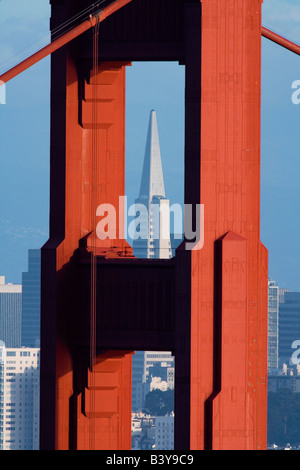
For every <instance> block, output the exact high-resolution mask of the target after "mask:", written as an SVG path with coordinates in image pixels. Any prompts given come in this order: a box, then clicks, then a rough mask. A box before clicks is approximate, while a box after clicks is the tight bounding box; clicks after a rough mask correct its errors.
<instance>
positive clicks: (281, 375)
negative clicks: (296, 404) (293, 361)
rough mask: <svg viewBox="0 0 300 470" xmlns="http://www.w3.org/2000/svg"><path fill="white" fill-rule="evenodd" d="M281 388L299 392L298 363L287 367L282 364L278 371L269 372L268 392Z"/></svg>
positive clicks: (299, 372) (299, 376) (299, 374)
mask: <svg viewBox="0 0 300 470" xmlns="http://www.w3.org/2000/svg"><path fill="white" fill-rule="evenodd" d="M282 388H285V389H286V388H288V389H289V390H292V391H293V392H294V393H300V365H296V366H294V367H288V366H287V364H283V367H282V369H281V370H280V371H278V372H274V373H271V374H269V376H268V392H273V393H277V392H278V391H279V390H280V389H282Z"/></svg>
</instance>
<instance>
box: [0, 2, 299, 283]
mask: <svg viewBox="0 0 300 470" xmlns="http://www.w3.org/2000/svg"><path fill="white" fill-rule="evenodd" d="M49 14H50V7H49V5H48V0H27V1H26V2H24V0H1V1H0V71H1V72H4V71H5V70H7V69H8V68H10V67H11V66H13V65H15V64H16V63H17V62H18V61H20V60H22V59H24V58H25V57H27V56H28V55H30V54H31V53H33V52H35V51H36V50H38V49H39V48H41V47H43V46H44V45H45V44H47V42H48V41H49V29H48V28H49ZM263 24H264V26H266V27H268V28H270V29H273V30H275V31H277V32H279V33H281V34H282V35H284V36H286V37H288V38H290V39H291V40H293V41H295V42H298V43H300V28H299V25H300V4H299V1H296V0H265V1H264V3H263ZM49 72H50V61H49V58H46V59H43V60H42V61H41V62H40V63H38V64H36V65H34V66H33V67H32V68H30V69H29V70H27V71H25V72H23V73H22V74H21V75H20V76H18V77H16V78H15V79H13V80H11V81H10V82H9V83H8V84H7V86H6V104H5V105H0V201H1V203H0V275H5V276H6V277H7V280H8V281H10V282H20V281H21V273H22V271H26V270H27V251H28V249H29V248H38V247H40V246H41V245H42V244H43V243H44V242H45V241H46V240H47V237H48V217H49V93H50V80H49ZM294 80H300V58H299V57H298V56H296V55H294V54H292V53H290V52H288V51H286V50H284V49H282V48H280V47H279V46H277V45H275V44H272V43H270V42H269V41H267V40H266V39H262V137H261V144H262V152H261V160H262V165H261V239H262V242H263V243H264V244H265V245H266V247H267V248H268V250H269V274H270V276H271V277H272V279H274V280H277V281H278V282H279V284H280V286H282V287H287V288H290V289H291V290H299V289H300V250H299V232H300V220H299V207H300V187H299V186H300V185H299V175H300V158H299V157H300V152H299V141H298V135H299V125H300V105H298V106H296V105H294V104H293V103H292V101H291V95H292V89H291V84H292V82H293V81H294ZM152 108H154V109H155V110H156V112H157V120H158V128H159V134H160V144H161V152H162V158H163V167H164V177H165V185H166V191H167V195H168V197H169V199H170V200H171V203H174V202H180V203H182V202H183V178H182V174H183V146H184V112H183V110H184V68H183V67H180V66H178V65H177V64H175V63H163V64H157V63H151V64H146V63H134V64H133V65H132V67H128V69H127V110H126V113H127V116H126V117H127V121H126V193H127V195H128V198H129V203H130V202H131V201H133V199H134V197H135V196H137V194H138V190H139V183H140V177H141V170H142V162H143V157H144V149H145V143H146V133H147V126H148V118H149V112H150V110H151V109H152Z"/></svg>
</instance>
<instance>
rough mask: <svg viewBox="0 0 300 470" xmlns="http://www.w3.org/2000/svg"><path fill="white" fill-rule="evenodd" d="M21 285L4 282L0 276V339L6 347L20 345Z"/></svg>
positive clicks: (3, 278) (3, 277)
mask: <svg viewBox="0 0 300 470" xmlns="http://www.w3.org/2000/svg"><path fill="white" fill-rule="evenodd" d="M21 322H22V285H21V284H10V283H7V284H6V283H5V276H0V341H3V342H4V343H5V344H6V346H7V347H10V348H18V347H20V346H21Z"/></svg>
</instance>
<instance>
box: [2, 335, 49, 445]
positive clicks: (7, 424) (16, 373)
mask: <svg viewBox="0 0 300 470" xmlns="http://www.w3.org/2000/svg"><path fill="white" fill-rule="evenodd" d="M39 361H40V350H39V348H6V347H5V344H4V343H3V342H1V343H0V449H1V450H38V448H39V401H40V400H39V397H40V394H39Z"/></svg>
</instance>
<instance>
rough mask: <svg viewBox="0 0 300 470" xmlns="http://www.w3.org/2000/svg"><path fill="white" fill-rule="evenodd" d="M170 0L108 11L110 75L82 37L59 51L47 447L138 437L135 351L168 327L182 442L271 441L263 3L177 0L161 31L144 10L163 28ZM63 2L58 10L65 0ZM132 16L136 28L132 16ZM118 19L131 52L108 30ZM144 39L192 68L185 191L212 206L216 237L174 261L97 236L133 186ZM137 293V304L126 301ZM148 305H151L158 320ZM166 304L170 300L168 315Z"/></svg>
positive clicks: (47, 257) (45, 263)
mask: <svg viewBox="0 0 300 470" xmlns="http://www.w3.org/2000/svg"><path fill="white" fill-rule="evenodd" d="M160 2H161V0H143V2H141V1H139V0H133V1H132V2H129V3H128V5H127V6H125V7H124V9H122V10H120V12H119V15H121V16H119V17H118V20H115V21H116V22H115V23H110V22H109V21H112V22H113V21H114V15H112V17H111V20H109V19H108V20H107V23H105V24H106V27H107V28H108V30H107V29H106V30H105V27H103V30H101V35H100V38H102V37H104V40H103V49H104V48H105V47H106V50H105V53H106V55H111V60H110V61H106V62H103V61H101V53H102V48H101V47H100V48H99V57H100V64H99V71H98V72H97V73H96V75H93V67H92V64H91V56H92V54H91V51H90V50H88V51H87V50H85V49H84V45H83V44H82V46H83V50H81V49H80V47H78V44H77V45H76V47H75V46H74V44H70V45H69V46H68V47H67V48H66V49H64V50H59V51H57V52H56V53H55V54H54V55H53V58H52V61H53V63H52V101H51V104H52V126H51V129H52V131H51V132H52V134H51V221H50V227H51V230H50V239H49V241H48V242H47V243H46V245H45V246H44V247H43V249H42V354H41V360H42V366H41V443H42V445H41V447H42V448H43V449H45V448H55V449H70V448H71V449H89V448H92V449H93V448H96V449H115V450H117V449H128V448H130V429H129V423H130V406H131V397H130V384H131V360H130V356H131V352H132V350H134V349H136V348H137V347H139V348H140V349H142V347H141V345H142V344H145V345H147V349H148V350H149V349H151V348H155V349H157V344H158V338H163V339H164V342H163V344H162V348H164V349H169V348H171V349H172V351H173V353H174V354H175V358H176V374H175V378H176V386H175V389H176V395H175V448H176V449H185V450H188V449H265V448H266V425H267V418H266V404H267V402H266V392H267V384H266V378H267V252H266V249H265V248H264V246H263V245H262V244H261V241H260V92H261V89H260V81H261V66H260V60H261V0H244V1H243V2H240V1H237V0H219V1H216V0H202V1H200V0H199V2H195V1H194V2H189V1H188V0H186V1H185V0H172V1H170V0H165V1H164V8H167V13H168V16H169V17H170V18H171V19H172V14H174V11H182V12H183V14H184V18H182V22H177V23H176V25H177V28H175V30H174V31H173V30H172V28H171V29H170V31H168V34H170V37H168V35H166V33H167V31H166V29H165V27H164V24H163V22H162V23H158V22H155V21H154V22H153V25H152V24H151V27H152V28H153V31H150V33H151V34H149V31H148V29H147V28H146V27H143V24H140V22H139V24H137V23H136V21H135V20H136V18H139V19H140V20H141V19H143V21H145V25H147V26H149V25H148V23H147V20H148V16H147V15H146V13H147V11H148V12H149V11H150V10H151V11H152V12H153V11H157V12H158V14H159V11H160V9H159V5H161V3H160ZM55 3H56V2H53V13H54V18H55V17H56V16H55V15H57V17H58V16H59V15H60V14H61V11H62V9H61V8H58V7H57V5H56V4H55ZM126 3H127V2H126ZM68 5H69V4H68V2H66V5H65V9H66V12H67V13H70V12H69V10H68V8H69V6H68ZM155 8H156V10H155ZM176 8H177V10H176ZM152 9H153V10H152ZM123 15H124V16H123ZM67 17H68V15H67ZM149 17H150V16H149ZM151 18H153V15H152V16H151ZM125 19H126V22H125ZM176 19H177V20H178V18H176ZM57 21H58V20H57ZM118 21H119V23H118ZM124 22H125V24H126V25H127V24H131V28H130V30H128V29H127V28H121V27H118V25H119V26H120V25H121V26H122V25H124ZM112 24H113V27H112V26H111V27H112V30H113V31H115V33H116V34H117V35H118V34H119V36H118V42H117V45H118V48H120V49H122V50H121V51H120V52H118V50H116V43H115V38H113V40H112V39H111V37H110V34H109V33H110V31H109V28H110V25H112ZM168 24H175V22H174V21H170V22H169V23H168ZM145 25H144V26H145ZM102 34H103V36H102ZM105 34H107V35H105ZM153 35H155V41H156V42H155V45H154V47H153V44H151V40H152V36H153ZM105 38H106V39H105ZM170 38H171V39H170ZM172 39H173V41H172ZM175 39H176V40H175ZM100 41H101V39H100ZM105 41H106V42H105ZM87 42H88V41H87ZM80 44H81V43H80ZM85 44H86V42H85ZM100 44H101V42H100ZM141 45H142V48H141ZM149 45H151V47H146V46H149ZM89 46H90V47H91V42H90V44H89ZM123 47H124V49H123ZM118 48H117V49H118ZM144 49H145V54H147V59H149V60H150V59H151V60H155V59H156V58H157V54H159V53H160V54H162V55H161V56H160V58H165V60H168V58H169V57H172V58H174V54H176V53H177V51H178V54H180V57H179V56H178V60H180V61H181V63H183V64H184V65H185V69H186V96H185V112H186V130H185V139H186V140H185V203H187V204H193V205H196V204H204V207H205V220H204V223H205V226H204V246H203V248H202V249H201V250H200V251H197V250H193V251H187V250H185V249H184V243H183V244H182V245H181V247H180V248H179V249H178V251H177V253H176V257H175V260H170V261H168V262H166V261H165V260H164V262H163V263H162V262H161V261H162V260H157V261H156V260H148V261H151V262H149V263H148V262H142V263H140V262H137V260H134V259H133V258H132V253H131V250H130V247H129V246H128V245H127V243H126V241H125V240H122V239H121V240H108V241H99V240H97V238H96V237H95V232H94V231H95V220H96V218H95V208H96V207H97V205H99V204H101V203H109V204H113V205H114V206H115V207H116V208H118V207H119V196H122V195H124V175H125V171H124V165H125V155H124V149H125V67H126V65H128V63H129V62H130V60H131V55H133V56H135V57H139V58H142V56H143V53H141V50H142V51H143V50H144ZM155 49H159V51H156V50H155ZM124 51H125V52H124ZM118 54H120V55H122V57H123V58H124V61H120V60H116V56H118ZM151 54H153V56H152V55H151ZM125 59H126V60H125ZM95 142H97V146H96V147H95V145H94V144H95ZM95 163H96V165H95ZM95 168H96V170H97V171H96V172H95V171H94V170H95ZM121 212H122V210H121ZM117 215H118V216H121V220H122V217H123V216H122V214H118V213H117ZM118 219H119V217H117V220H118ZM118 228H119V227H117V229H118ZM91 253H93V255H95V259H96V269H97V271H96V273H97V276H98V277H97V282H98V283H97V282H96V294H98V296H99V294H101V293H102V297H101V298H100V302H99V303H98V304H97V311H96V313H95V315H96V316H95V319H96V329H97V331H96V334H95V342H96V344H95V349H96V357H95V363H94V366H93V368H92V369H91V367H90V363H89V348H90V338H89V326H90V324H89V321H90V320H89V315H90V309H89V307H90V304H89V302H90V290H89V288H90V275H91V271H90V268H91V258H90V254H91ZM139 261H140V260H139ZM105 267H109V268H110V269H107V270H105ZM164 270H165V275H164ZM153 272H154V273H155V280H154V278H153ZM124 273H125V274H124ZM105 274H106V276H107V277H105ZM126 276H127V277H126ZM128 276H129V278H128ZM166 279H167V282H166ZM99 283H100V284H99ZM103 285H105V286H106V290H107V292H103ZM157 285H158V288H157V289H156V288H154V287H153V286H155V287H157ZM159 287H160V288H159ZM124 289H125V290H126V292H125V293H124ZM151 292H152V293H153V292H155V295H156V296H155V298H154V297H153V296H151V295H150V293H151ZM164 293H166V294H167V295H168V299H170V302H169V303H168V305H170V307H169V310H168V307H167V305H166V303H164V298H163V296H164ZM160 295H161V297H160ZM124 298H126V299H129V300H128V301H129V303H130V309H128V308H124V306H123V305H122V302H120V301H119V300H120V299H124ZM145 302H146V303H147V307H148V304H150V305H151V302H153V312H155V314H156V315H155V318H153V321H154V320H155V325H154V326H153V325H152V324H151V320H152V318H151V312H150V314H149V309H147V315H145V314H144V312H143V308H142V307H141V306H142V305H145ZM157 305H164V308H165V310H166V312H163V315H161V316H160V315H157V312H158V311H159V309H158V308H157ZM127 307H128V306H127ZM109 315H110V317H111V318H108V316H109ZM166 319H167V321H166ZM110 320H111V321H110ZM124 332H126V335H125V334H124ZM124 336H125V337H124ZM154 336H155V339H154ZM127 337H128V338H129V340H128V341H127ZM107 338H108V339H107ZM110 341H111V344H110ZM143 342H144V343H143ZM117 349H120V351H118V352H117V351H116V350H117ZM49 410H50V413H49Z"/></svg>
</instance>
